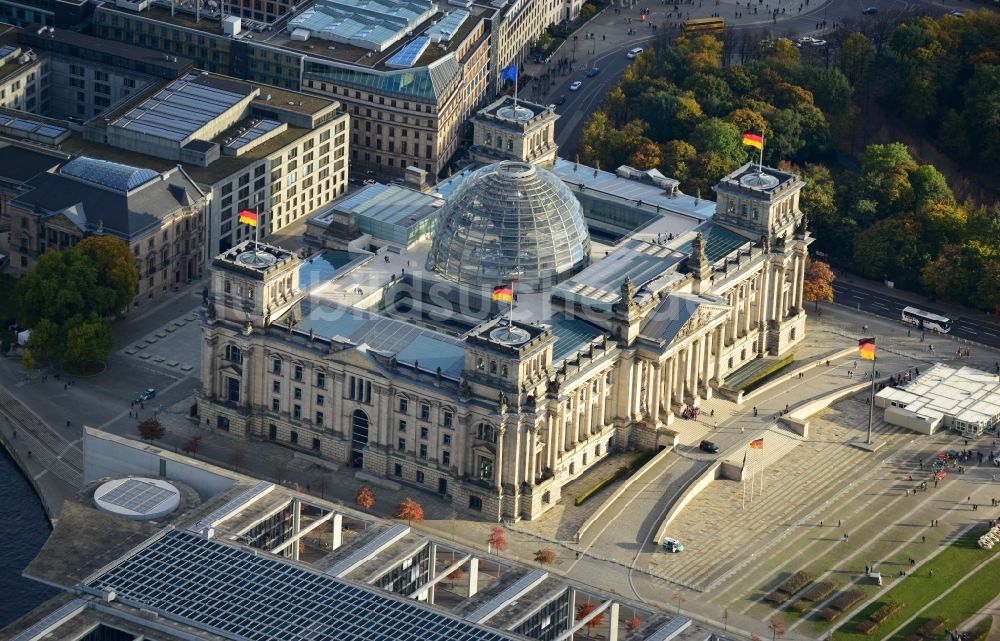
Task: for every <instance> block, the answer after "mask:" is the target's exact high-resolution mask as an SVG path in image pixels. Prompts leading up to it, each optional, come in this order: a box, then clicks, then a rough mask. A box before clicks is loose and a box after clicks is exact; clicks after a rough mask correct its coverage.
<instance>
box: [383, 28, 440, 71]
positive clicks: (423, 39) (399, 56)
mask: <svg viewBox="0 0 1000 641" xmlns="http://www.w3.org/2000/svg"><path fill="white" fill-rule="evenodd" d="M430 43H431V39H430V37H429V36H417V37H416V38H414V39H413V40H411V41H409V42H408V43H406V46H405V47H403V48H402V49H400V50H399V51H397V52H396V53H395V54H394V55H393V56H392V57H391V58H389V60H387V61H386V63H385V65H386V66H387V67H392V68H393V69H409V68H410V67H412V66H413V65H414V64H416V62H417V60H419V59H420V56H422V55H423V54H424V51H425V50H426V49H427V45H429V44H430Z"/></svg>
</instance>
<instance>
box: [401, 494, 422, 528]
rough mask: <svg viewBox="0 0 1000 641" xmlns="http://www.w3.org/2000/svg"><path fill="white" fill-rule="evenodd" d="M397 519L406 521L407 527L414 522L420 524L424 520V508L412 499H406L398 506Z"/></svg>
mask: <svg viewBox="0 0 1000 641" xmlns="http://www.w3.org/2000/svg"><path fill="white" fill-rule="evenodd" d="M396 518H397V519H406V523H407V525H409V524H410V522H412V521H416V522H417V523H419V522H420V521H423V520H424V508H422V507H421V506H420V504H419V503H417V502H416V501H414V500H413V499H411V498H410V497H406V498H405V499H403V500H402V502H401V503H400V504H399V505H397V506H396Z"/></svg>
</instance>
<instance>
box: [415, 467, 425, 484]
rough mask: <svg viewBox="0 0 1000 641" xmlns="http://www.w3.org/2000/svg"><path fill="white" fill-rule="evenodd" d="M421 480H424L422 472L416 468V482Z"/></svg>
mask: <svg viewBox="0 0 1000 641" xmlns="http://www.w3.org/2000/svg"><path fill="white" fill-rule="evenodd" d="M423 482H424V473H423V472H421V471H419V470H418V471H417V483H423Z"/></svg>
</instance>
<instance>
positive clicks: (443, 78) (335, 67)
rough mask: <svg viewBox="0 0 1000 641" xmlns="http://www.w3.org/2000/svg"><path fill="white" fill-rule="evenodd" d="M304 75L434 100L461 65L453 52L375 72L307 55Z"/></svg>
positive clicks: (370, 90) (377, 90)
mask: <svg viewBox="0 0 1000 641" xmlns="http://www.w3.org/2000/svg"><path fill="white" fill-rule="evenodd" d="M305 74H306V75H307V76H308V77H311V78H315V79H317V80H325V81H327V82H333V83H334V84H335V85H338V86H343V85H346V86H348V87H353V88H358V89H363V90H365V91H369V92H373V93H379V94H394V95H397V96H400V97H403V98H416V99H418V100H427V101H436V100H437V99H438V98H440V97H441V96H443V95H444V94H445V92H446V90H447V89H448V86H449V85H450V84H451V83H452V82H455V81H456V80H458V79H459V78H460V77H461V74H462V68H461V66H460V65H459V64H458V61H457V60H456V59H455V56H454V55H453V54H448V55H446V56H444V57H443V58H441V59H440V60H436V61H434V62H433V63H431V64H430V65H428V66H426V67H418V68H416V69H406V70H405V71H376V70H368V69H364V68H361V67H353V66H351V67H348V66H342V65H339V64H336V63H326V62H322V61H320V60H316V59H314V58H307V59H306V63H305Z"/></svg>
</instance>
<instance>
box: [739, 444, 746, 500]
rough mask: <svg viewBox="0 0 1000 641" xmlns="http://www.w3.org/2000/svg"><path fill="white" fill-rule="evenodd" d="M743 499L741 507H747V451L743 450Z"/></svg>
mask: <svg viewBox="0 0 1000 641" xmlns="http://www.w3.org/2000/svg"><path fill="white" fill-rule="evenodd" d="M742 476H743V500H742V501H741V502H740V509H741V510H745V509H746V508H747V453H746V452H743V474H742Z"/></svg>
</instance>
